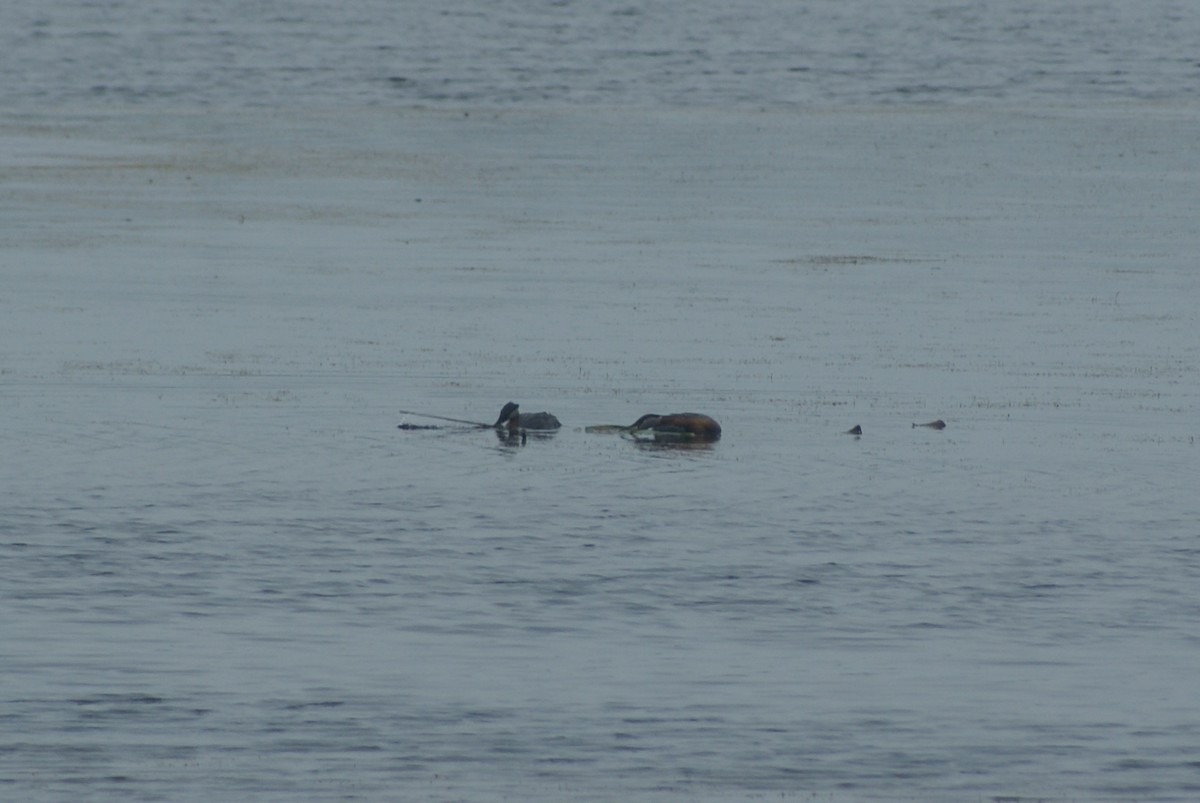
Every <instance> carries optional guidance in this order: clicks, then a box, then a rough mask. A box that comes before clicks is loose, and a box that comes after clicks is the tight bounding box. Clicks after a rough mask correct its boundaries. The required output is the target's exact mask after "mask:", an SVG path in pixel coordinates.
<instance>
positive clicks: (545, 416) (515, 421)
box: [492, 402, 562, 432]
mask: <svg viewBox="0 0 1200 803" xmlns="http://www.w3.org/2000/svg"><path fill="white" fill-rule="evenodd" d="M492 426H493V427H495V428H496V429H501V428H505V427H507V428H508V431H509V432H516V431H517V430H519V429H530V430H549V429H558V428H559V427H561V426H562V423H561V422H559V420H558V419H557V418H556V417H555V416H554V415H553V414H552V413H546V412H542V413H522V412H521V405H519V404H517V403H516V402H509V403H508V404H506V405H504V407H503V408H501V410H500V417H499V418H497V419H496V423H495V424H492Z"/></svg>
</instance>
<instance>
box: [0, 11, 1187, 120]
mask: <svg viewBox="0 0 1200 803" xmlns="http://www.w3.org/2000/svg"><path fill="white" fill-rule="evenodd" d="M0 32H2V33H0V69H2V70H3V72H2V73H0V75H2V76H3V77H4V78H5V80H4V81H3V82H2V85H0V99H3V100H4V102H5V104H6V105H8V106H11V105H13V104H18V105H23V104H27V103H35V104H37V103H53V104H58V103H73V104H74V103H81V102H82V103H103V104H106V105H108V104H114V103H116V104H123V103H136V104H145V103H151V104H179V103H185V104H195V103H204V104H210V105H216V106H225V105H229V104H235V105H244V104H251V105H265V106H280V105H283V106H294V105H301V106H304V105H314V104H316V105H338V106H343V105H364V104H369V105H381V106H395V105H411V104H432V105H441V104H446V103H452V104H461V103H466V104H472V105H501V106H508V105H514V104H516V105H521V106H529V105H561V104H568V105H595V104H612V105H621V106H625V105H629V104H636V105H651V106H653V105H660V104H668V105H673V106H678V105H687V106H695V105H718V106H739V107H741V106H747V105H750V106H753V105H758V104H766V105H770V106H779V105H794V106H813V105H819V106H829V105H833V106H844V105H846V104H859V105H861V104H870V105H875V104H879V103H890V104H895V103H901V104H910V103H930V102H933V103H945V102H956V103H957V102H968V103H978V102H980V101H1004V102H1009V103H1029V102H1034V103H1053V104H1056V105H1072V106H1075V105H1079V104H1081V103H1088V102H1096V101H1111V100H1121V99H1130V98H1138V99H1144V100H1151V99H1157V100H1164V99H1179V98H1188V99H1191V100H1195V99H1196V97H1197V89H1198V87H1200V52H1197V50H1196V47H1195V43H1196V42H1197V41H1200V8H1197V7H1196V6H1195V5H1194V4H1191V3H1186V2H1178V0H1142V2H1137V3H1132V2H1124V0H1109V1H1108V2H1097V1H1096V0H1061V2H1054V3H1049V2H1043V0H1026V1H1025V2H1004V3H986V4H981V3H948V2H944V0H903V2H884V3H879V2H868V1H867V0H836V1H835V0H817V1H816V2H804V3H794V2H783V1H781V0H743V1H742V2H739V3H738V4H737V5H736V6H731V5H730V4H729V3H725V2H712V0H702V1H701V2H691V3H688V4H686V5H685V6H679V5H678V4H674V3H662V2H658V3H642V4H637V3H628V2H624V1H623V0H622V1H621V2H612V1H611V0H605V1H604V2H592V3H578V2H568V1H567V0H498V1H497V2H488V3H482V2H479V0H445V1H444V2H438V3H414V2H392V1H391V0H350V1H349V2H338V3H331V2H320V1H318V0H306V1H304V2H296V1H295V0H293V1H291V2H261V3H254V4H251V5H247V4H245V3H240V2H235V1H233V0H215V1H214V2H206V3H203V4H196V3H190V2H180V1H179V0H174V1H173V2H155V3H149V2H123V3H96V2H89V1H88V0H70V1H68V0H62V1H61V2H52V3H11V4H6V7H5V8H4V9H0Z"/></svg>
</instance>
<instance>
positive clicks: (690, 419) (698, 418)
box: [629, 413, 721, 441]
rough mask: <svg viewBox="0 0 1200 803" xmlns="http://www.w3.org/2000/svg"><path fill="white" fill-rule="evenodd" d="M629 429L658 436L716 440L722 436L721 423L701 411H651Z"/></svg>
mask: <svg viewBox="0 0 1200 803" xmlns="http://www.w3.org/2000/svg"><path fill="white" fill-rule="evenodd" d="M629 431H630V432H631V433H633V434H635V435H636V434H637V433H639V432H650V433H653V435H654V436H655V437H656V438H658V437H666V438H690V439H694V440H706V441H715V440H717V439H718V438H720V437H721V425H720V424H718V423H717V422H716V421H714V420H713V419H712V418H709V417H708V416H706V415H703V414H701V413H671V414H670V415H658V414H657V413H649V414H647V415H644V416H642V417H641V418H639V419H638V420H637V421H634V422H633V424H632V425H631V426H630V427H629Z"/></svg>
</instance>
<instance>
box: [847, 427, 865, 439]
mask: <svg viewBox="0 0 1200 803" xmlns="http://www.w3.org/2000/svg"><path fill="white" fill-rule="evenodd" d="M846 434H847V435H854V436H856V437H857V436H858V435H861V434H862V427H860V426H859V425H858V424H855V425H854V426H853V427H851V428H850V429H848V430H846Z"/></svg>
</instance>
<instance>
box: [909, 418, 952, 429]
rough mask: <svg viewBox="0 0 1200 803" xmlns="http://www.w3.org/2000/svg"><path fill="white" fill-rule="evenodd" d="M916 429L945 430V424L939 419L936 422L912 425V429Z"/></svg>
mask: <svg viewBox="0 0 1200 803" xmlns="http://www.w3.org/2000/svg"><path fill="white" fill-rule="evenodd" d="M917 427H929V428H930V429H945V428H946V422H945V421H943V420H942V419H940V418H939V419H938V420H937V421H930V422H929V423H928V424H913V429H916V428H917Z"/></svg>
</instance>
